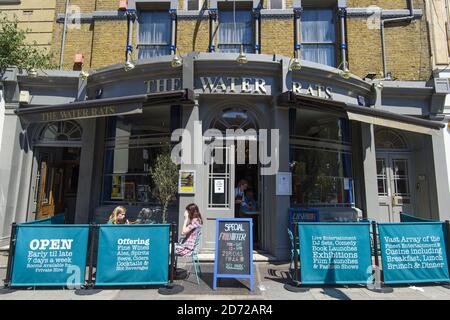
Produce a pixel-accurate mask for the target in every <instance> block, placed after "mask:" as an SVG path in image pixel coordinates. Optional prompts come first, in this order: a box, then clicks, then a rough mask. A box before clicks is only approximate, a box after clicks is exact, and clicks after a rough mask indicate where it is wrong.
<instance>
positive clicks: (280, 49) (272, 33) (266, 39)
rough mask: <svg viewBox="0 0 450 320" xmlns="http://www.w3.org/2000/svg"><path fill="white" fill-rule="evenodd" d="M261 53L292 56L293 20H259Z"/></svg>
mask: <svg viewBox="0 0 450 320" xmlns="http://www.w3.org/2000/svg"><path fill="white" fill-rule="evenodd" d="M261 53H265V54H274V53H276V54H281V55H285V56H288V57H290V56H293V54H294V20H293V19H276V18H265V17H263V18H262V19H261Z"/></svg>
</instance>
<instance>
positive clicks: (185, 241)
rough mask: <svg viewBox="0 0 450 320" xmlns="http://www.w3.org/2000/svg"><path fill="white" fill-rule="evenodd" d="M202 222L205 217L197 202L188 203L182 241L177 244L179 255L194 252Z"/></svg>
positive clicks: (176, 250)
mask: <svg viewBox="0 0 450 320" xmlns="http://www.w3.org/2000/svg"><path fill="white" fill-rule="evenodd" d="M202 224H203V219H202V215H201V214H200V210H199V209H198V206H197V205H196V204H195V203H191V204H189V205H187V206H186V211H185V212H184V223H183V229H182V230H181V235H182V236H183V238H182V239H181V240H180V243H177V244H175V254H176V255H177V256H190V255H191V254H192V251H193V250H194V245H195V241H196V240H197V237H198V231H199V230H200V228H201V226H202Z"/></svg>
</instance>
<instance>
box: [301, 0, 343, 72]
mask: <svg viewBox="0 0 450 320" xmlns="http://www.w3.org/2000/svg"><path fill="white" fill-rule="evenodd" d="M301 53H302V59H304V60H308V61H312V62H316V63H321V64H325V65H328V66H332V67H334V66H336V27H335V14H334V11H333V10H332V9H307V8H306V9H305V10H304V11H303V13H302V50H301Z"/></svg>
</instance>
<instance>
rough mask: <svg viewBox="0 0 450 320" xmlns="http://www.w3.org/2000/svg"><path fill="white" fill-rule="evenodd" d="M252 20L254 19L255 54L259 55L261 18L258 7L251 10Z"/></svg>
mask: <svg viewBox="0 0 450 320" xmlns="http://www.w3.org/2000/svg"><path fill="white" fill-rule="evenodd" d="M253 18H254V19H255V53H261V52H260V50H261V46H260V45H259V24H260V18H261V10H260V8H259V7H256V8H253Z"/></svg>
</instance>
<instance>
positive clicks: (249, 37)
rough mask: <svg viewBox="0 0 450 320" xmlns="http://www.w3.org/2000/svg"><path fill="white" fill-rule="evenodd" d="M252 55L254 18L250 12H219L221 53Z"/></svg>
mask: <svg viewBox="0 0 450 320" xmlns="http://www.w3.org/2000/svg"><path fill="white" fill-rule="evenodd" d="M241 45H242V46H243V50H244V52H247V53H252V52H254V48H253V17H252V12H251V11H250V10H219V51H220V52H236V53H239V52H240V49H241Z"/></svg>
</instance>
